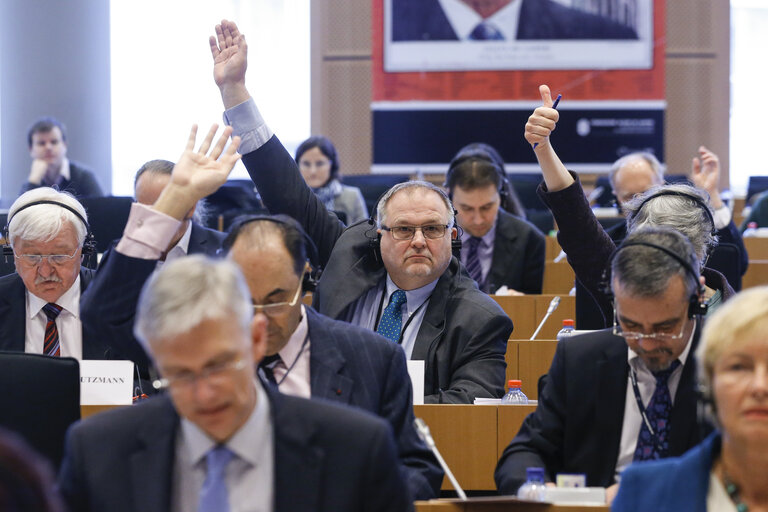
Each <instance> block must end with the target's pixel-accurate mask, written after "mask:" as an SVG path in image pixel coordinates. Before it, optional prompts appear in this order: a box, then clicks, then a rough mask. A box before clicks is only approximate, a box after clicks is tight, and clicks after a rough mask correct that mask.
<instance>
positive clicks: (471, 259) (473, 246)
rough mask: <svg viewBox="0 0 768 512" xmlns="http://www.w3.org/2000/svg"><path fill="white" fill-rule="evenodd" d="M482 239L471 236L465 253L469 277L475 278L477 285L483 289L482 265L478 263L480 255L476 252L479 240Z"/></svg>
mask: <svg viewBox="0 0 768 512" xmlns="http://www.w3.org/2000/svg"><path fill="white" fill-rule="evenodd" d="M482 241H483V239H482V238H479V237H476V236H473V237H472V238H470V239H469V252H468V253H467V272H469V277H471V278H472V279H474V280H475V282H476V283H477V287H478V288H480V289H481V290H482V289H483V284H484V283H483V267H482V266H481V265H480V256H479V255H478V254H477V249H478V248H479V247H480V242H482Z"/></svg>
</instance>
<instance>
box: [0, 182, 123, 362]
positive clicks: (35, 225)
mask: <svg viewBox="0 0 768 512" xmlns="http://www.w3.org/2000/svg"><path fill="white" fill-rule="evenodd" d="M8 219H9V222H8V233H7V234H8V244H9V245H8V247H6V248H4V252H8V253H9V254H8V256H13V257H14V261H15V263H16V272H15V273H13V274H10V275H7V276H4V277H2V278H0V350H12V351H18V352H31V353H38V354H47V355H51V356H69V357H74V358H76V359H106V358H108V357H109V352H108V350H107V348H106V346H105V345H104V344H102V342H101V340H100V339H99V338H98V337H97V336H96V335H95V333H94V332H93V331H92V330H90V328H89V326H88V325H87V324H82V323H81V316H80V295H81V293H82V292H83V291H84V290H85V288H86V287H87V286H88V284H89V282H90V280H91V278H92V276H93V272H92V271H91V270H89V269H85V268H81V265H80V262H81V260H82V257H83V244H84V243H85V241H86V237H87V236H88V234H89V233H88V226H87V222H88V217H87V214H86V212H85V209H84V208H83V206H82V205H81V204H80V203H79V202H78V201H77V199H75V198H74V197H72V196H71V195H69V194H66V193H62V192H58V191H56V190H54V189H52V188H48V187H41V188H37V189H35V190H31V191H29V192H26V193H25V194H22V195H21V196H20V197H19V198H18V199H17V200H16V201H15V202H14V203H13V205H11V208H10V210H9V212H8ZM86 252H87V251H86Z"/></svg>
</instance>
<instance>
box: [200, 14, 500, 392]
mask: <svg viewBox="0 0 768 512" xmlns="http://www.w3.org/2000/svg"><path fill="white" fill-rule="evenodd" d="M210 45H211V53H212V55H213V58H214V79H215V81H216V83H217V85H218V86H219V89H220V92H221V95H222V99H223V102H224V107H225V109H226V112H225V114H224V115H225V118H226V120H227V123H228V124H231V125H232V127H233V128H234V131H235V133H237V134H238V135H240V136H242V138H243V140H244V144H243V146H242V148H241V150H242V153H243V154H244V156H243V162H244V163H245V166H246V168H247V169H248V171H249V173H250V175H251V178H252V179H253V181H254V183H255V184H256V186H257V188H258V189H259V193H260V194H261V197H262V200H263V201H264V203H265V205H266V206H267V208H268V209H269V210H270V212H272V213H281V214H286V215H289V216H291V217H293V218H294V219H296V220H298V221H299V223H300V224H301V225H302V227H303V228H304V230H305V231H306V232H307V234H308V235H309V236H310V238H312V240H313V241H314V243H315V244H316V245H317V248H318V253H319V260H320V265H321V266H322V267H324V271H323V275H322V278H321V279H320V282H319V284H318V288H317V291H316V293H315V294H314V299H313V300H314V305H315V307H316V309H317V310H318V311H319V312H320V313H322V314H324V315H326V316H329V317H331V318H335V319H337V320H344V321H347V322H350V323H353V324H355V325H358V326H361V327H364V328H367V329H370V330H373V331H376V332H378V333H379V334H381V335H383V336H384V337H386V338H389V339H390V340H391V341H392V342H393V343H397V344H399V345H401V346H402V347H403V350H404V351H405V354H406V356H407V357H408V358H409V359H412V360H422V361H424V371H425V382H424V393H425V397H424V400H425V402H427V403H472V402H473V401H474V399H475V397H501V396H502V395H503V393H504V379H505V366H506V365H505V362H504V354H505V352H506V343H507V339H508V338H509V334H510V333H511V331H512V322H511V321H510V319H509V318H508V317H507V316H506V315H505V314H504V312H503V311H502V310H501V308H500V307H499V306H498V304H496V303H495V302H494V301H493V300H492V299H490V298H489V297H488V296H487V295H485V294H484V293H482V292H480V291H479V290H478V289H477V286H476V285H475V283H474V281H473V280H472V279H471V278H470V277H469V276H468V275H467V274H466V271H464V270H463V269H462V267H461V265H460V263H459V262H458V260H456V259H455V258H452V256H451V240H453V239H454V238H456V236H457V230H456V228H455V227H454V213H453V207H452V205H451V202H450V200H449V199H448V197H447V196H446V195H445V193H444V192H443V191H442V190H441V189H439V188H438V187H436V186H434V185H432V184H429V183H426V182H407V183H401V184H398V185H396V186H394V187H392V188H391V189H390V190H389V191H388V192H387V193H385V194H384V196H383V197H382V198H381V199H380V200H379V203H378V207H377V212H376V220H375V222H374V221H373V220H372V221H371V222H370V223H367V224H366V223H357V224H354V225H352V226H350V227H349V228H348V229H346V226H345V225H344V224H343V223H341V222H339V221H338V219H337V218H335V216H333V215H332V214H330V213H329V212H328V211H327V209H326V208H325V207H324V206H323V204H322V203H321V202H320V201H319V200H318V199H317V198H316V197H315V195H314V194H313V192H312V190H311V189H310V188H309V187H308V186H307V185H306V183H305V182H304V180H303V178H302V177H301V173H300V172H299V169H298V168H297V166H296V162H295V160H294V159H293V158H292V157H291V155H290V154H288V152H287V151H286V150H285V148H284V147H283V146H282V144H281V143H280V141H279V140H278V139H277V137H275V136H274V134H273V133H272V132H271V130H270V129H269V127H268V126H267V125H266V123H265V122H264V120H263V118H262V117H261V115H260V113H259V111H258V109H257V108H256V105H255V103H254V101H253V99H252V98H251V97H250V94H249V92H248V90H247V89H246V87H245V69H246V65H247V59H246V54H247V45H246V43H245V38H244V37H243V36H242V34H240V33H239V31H238V29H237V26H236V25H235V23H233V22H230V21H226V20H225V21H222V24H221V25H218V26H216V36H215V37H211V39H210Z"/></svg>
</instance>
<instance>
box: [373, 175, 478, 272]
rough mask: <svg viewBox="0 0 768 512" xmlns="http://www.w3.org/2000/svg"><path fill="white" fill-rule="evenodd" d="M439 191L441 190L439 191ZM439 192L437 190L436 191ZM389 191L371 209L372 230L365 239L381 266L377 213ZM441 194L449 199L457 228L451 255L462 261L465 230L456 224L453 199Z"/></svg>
mask: <svg viewBox="0 0 768 512" xmlns="http://www.w3.org/2000/svg"><path fill="white" fill-rule="evenodd" d="M427 190H434V189H431V188H430V189H427ZM438 190H439V189H438ZM434 191H435V192H437V190H434ZM387 192H389V190H387V191H386V192H384V193H383V194H381V195H380V196H379V198H378V199H377V200H376V202H375V203H373V208H371V213H370V215H369V216H368V221H367V222H368V224H370V225H371V228H370V229H367V230H366V231H365V237H366V238H367V239H368V247H369V248H370V250H371V252H372V253H373V259H374V261H375V262H376V263H377V264H379V265H383V263H384V262H383V260H382V259H381V233H378V232H377V229H378V228H377V225H376V211H377V210H378V208H379V203H380V202H381V200H382V199H383V198H384V196H385V195H387ZM440 193H442V194H443V197H447V198H448V203H449V204H450V205H451V209H452V210H453V227H455V228H456V231H457V233H456V238H452V239H451V254H453V255H454V256H455V257H456V259H457V260H459V261H461V235H462V233H463V230H462V229H461V227H459V224H458V223H457V222H456V215H458V212H457V211H456V208H454V207H453V203H451V197H450V195H449V194H446V193H445V192H443V191H442V190H440Z"/></svg>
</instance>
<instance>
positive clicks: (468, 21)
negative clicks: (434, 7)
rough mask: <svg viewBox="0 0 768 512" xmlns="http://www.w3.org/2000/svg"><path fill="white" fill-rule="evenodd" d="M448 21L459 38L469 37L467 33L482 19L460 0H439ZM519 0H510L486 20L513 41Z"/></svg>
mask: <svg viewBox="0 0 768 512" xmlns="http://www.w3.org/2000/svg"><path fill="white" fill-rule="evenodd" d="M439 2H440V6H441V7H442V8H443V12H444V13H445V16H446V17H447V18H448V22H449V23H450V24H451V27H452V28H453V31H454V32H456V35H457V36H458V38H459V39H460V40H462V41H463V40H466V39H469V34H471V33H472V31H473V30H474V29H475V27H476V26H477V24H478V23H480V22H481V21H483V18H481V17H480V15H479V14H477V12H476V11H475V10H474V9H472V8H471V7H470V6H468V5H467V4H465V3H464V2H462V1H461V0H439ZM521 4H522V2H521V1H520V0H512V1H511V2H510V3H509V4H507V5H506V6H505V7H503V8H502V9H500V10H499V11H497V12H496V13H495V14H494V15H493V16H491V17H489V18H488V21H489V22H490V23H492V24H493V26H494V27H496V28H497V29H499V31H501V33H502V34H503V35H504V39H506V40H507V41H514V40H515V38H516V37H517V20H518V19H519V17H520V5H521Z"/></svg>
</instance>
